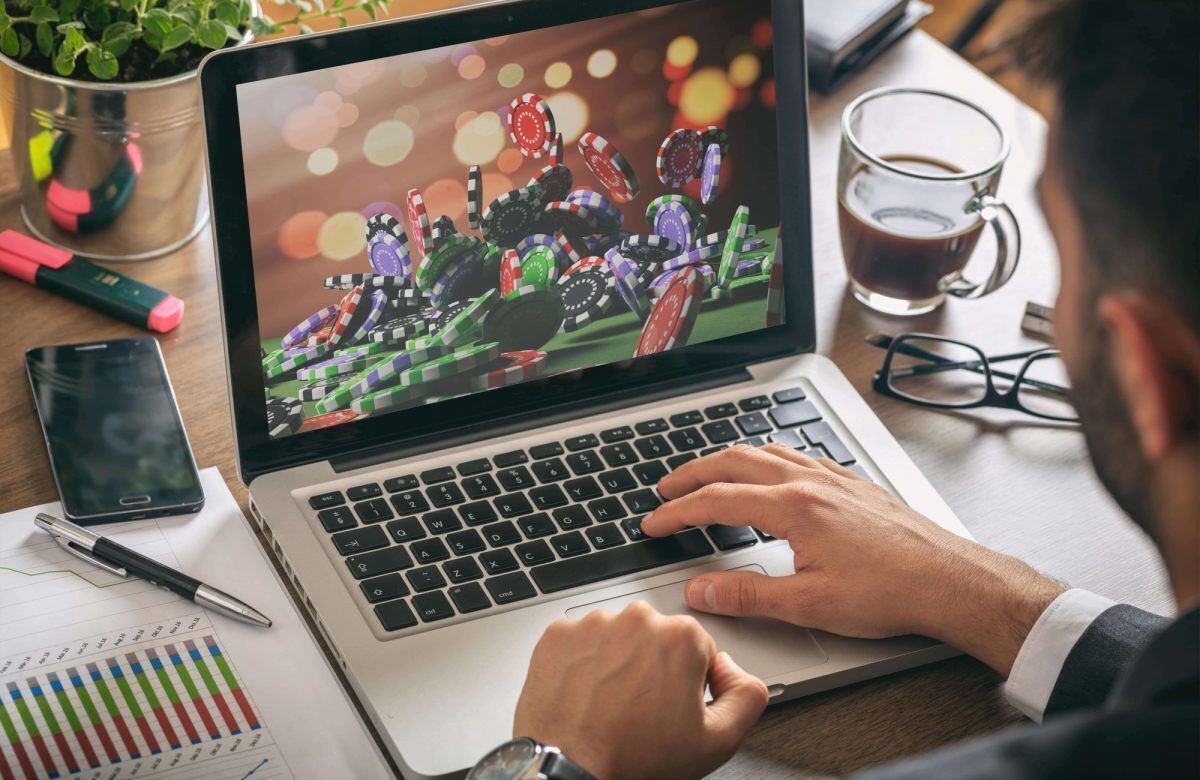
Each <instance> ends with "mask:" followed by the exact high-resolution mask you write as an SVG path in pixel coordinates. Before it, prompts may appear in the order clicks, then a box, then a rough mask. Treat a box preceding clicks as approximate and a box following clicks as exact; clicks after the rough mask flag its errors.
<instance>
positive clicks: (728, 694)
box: [704, 652, 769, 753]
mask: <svg viewBox="0 0 1200 780" xmlns="http://www.w3.org/2000/svg"><path fill="white" fill-rule="evenodd" d="M708 688H709V691H710V692H711V693H712V699H713V700H712V702H711V703H710V704H709V705H708V709H707V710H706V711H705V717H704V720H705V726H706V727H707V731H708V733H709V735H710V738H711V739H713V740H714V741H716V743H717V744H718V745H720V747H721V749H722V751H723V752H730V753H731V752H733V751H734V750H735V749H737V746H738V744H739V743H741V741H742V739H743V738H744V737H745V736H746V732H748V731H749V730H750V727H751V726H753V725H754V723H755V721H757V720H758V718H759V716H761V715H762V712H763V710H764V709H765V708H766V706H767V699H768V698H769V697H768V695H767V686H766V685H764V684H763V681H762V680H760V679H758V678H757V677H755V676H754V675H752V674H750V673H749V672H747V671H745V670H743V669H742V668H741V667H740V666H738V665H737V664H736V663H734V662H733V659H732V658H730V657H729V653H725V652H721V653H717V655H716V657H714V658H713V661H712V665H711V666H710V667H709V669H708Z"/></svg>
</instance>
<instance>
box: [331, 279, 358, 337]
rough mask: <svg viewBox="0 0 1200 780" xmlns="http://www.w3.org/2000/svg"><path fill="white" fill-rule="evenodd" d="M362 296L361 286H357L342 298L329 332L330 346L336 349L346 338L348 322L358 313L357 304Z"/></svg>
mask: <svg viewBox="0 0 1200 780" xmlns="http://www.w3.org/2000/svg"><path fill="white" fill-rule="evenodd" d="M362 296H363V288H362V285H358V286H356V287H354V288H353V289H351V290H350V292H348V293H346V294H345V295H344V296H343V297H342V302H341V304H339V306H338V313H337V316H336V318H335V319H334V321H333V329H332V330H330V331H329V344H330V346H334V347H336V346H337V345H338V344H340V343H341V342H342V339H343V338H345V337H346V330H347V328H349V327H350V321H351V320H352V319H354V313H355V312H356V311H358V304H359V301H361V300H362Z"/></svg>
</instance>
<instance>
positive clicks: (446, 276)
mask: <svg viewBox="0 0 1200 780" xmlns="http://www.w3.org/2000/svg"><path fill="white" fill-rule="evenodd" d="M481 270H482V260H481V258H480V256H479V255H478V253H475V252H464V253H462V254H459V255H458V256H456V257H454V258H452V259H451V260H450V261H449V262H448V263H446V264H445V265H444V266H442V268H441V273H440V274H439V275H438V278H437V281H435V282H434V283H433V288H432V289H431V290H430V291H429V302H430V303H431V304H432V305H433V307H434V308H435V309H442V308H445V306H446V304H448V303H450V302H452V301H457V300H460V299H462V298H465V297H466V296H467V294H468V292H470V291H471V290H473V289H475V288H476V287H477V286H478V285H477V283H476V279H477V278H478V276H479V274H480V272H481Z"/></svg>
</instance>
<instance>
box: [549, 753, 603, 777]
mask: <svg viewBox="0 0 1200 780" xmlns="http://www.w3.org/2000/svg"><path fill="white" fill-rule="evenodd" d="M542 774H543V775H545V776H546V777H547V778H548V780H596V778H594V777H592V773H591V772H589V771H587V770H586V769H584V768H583V767H581V766H579V764H576V763H575V762H574V761H572V760H571V759H569V758H567V757H566V756H565V755H563V754H562V753H561V752H556V753H551V754H550V755H548V756H546V761H545V763H543V764H542Z"/></svg>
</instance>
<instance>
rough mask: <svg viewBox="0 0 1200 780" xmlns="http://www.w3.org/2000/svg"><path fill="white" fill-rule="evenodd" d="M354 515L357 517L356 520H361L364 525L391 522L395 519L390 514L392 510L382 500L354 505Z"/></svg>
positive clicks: (376, 499)
mask: <svg viewBox="0 0 1200 780" xmlns="http://www.w3.org/2000/svg"><path fill="white" fill-rule="evenodd" d="M354 513H355V514H356V515H358V519H359V520H362V521H363V523H364V524H366V523H381V522H383V521H384V520H391V519H392V518H393V517H395V515H393V514H392V508H391V507H389V506H388V503H387V501H384V500H383V499H382V498H375V499H372V500H370V501H363V502H361V503H358V504H355V505H354Z"/></svg>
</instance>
